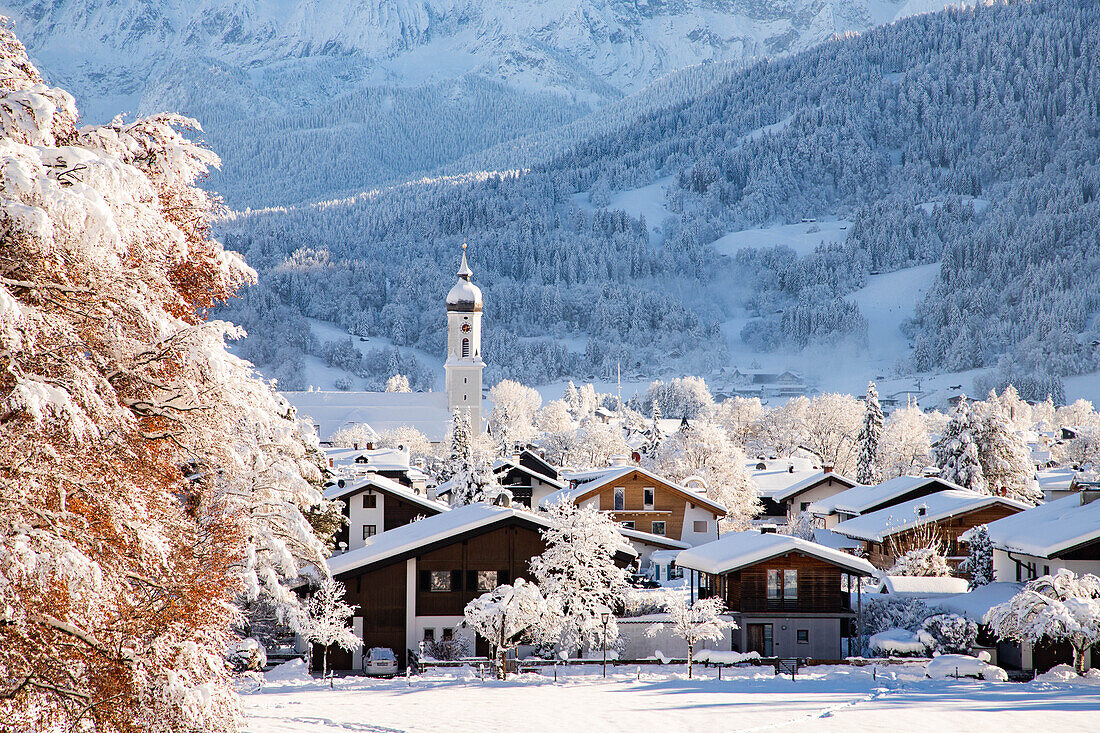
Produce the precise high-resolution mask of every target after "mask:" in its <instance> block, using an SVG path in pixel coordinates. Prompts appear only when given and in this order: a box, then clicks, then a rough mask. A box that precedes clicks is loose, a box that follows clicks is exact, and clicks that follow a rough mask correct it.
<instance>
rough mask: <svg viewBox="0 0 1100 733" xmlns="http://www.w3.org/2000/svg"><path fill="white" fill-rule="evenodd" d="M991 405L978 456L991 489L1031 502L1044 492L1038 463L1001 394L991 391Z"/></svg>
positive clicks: (1039, 499)
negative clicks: (1011, 419) (1037, 477)
mask: <svg viewBox="0 0 1100 733" xmlns="http://www.w3.org/2000/svg"><path fill="white" fill-rule="evenodd" d="M988 405H989V409H988V413H987V414H986V417H985V420H984V421H983V422H982V431H981V433H980V434H979V440H978V460H979V461H981V464H982V474H983V475H984V476H985V480H986V483H987V484H988V486H989V492H990V493H991V494H994V495H996V496H1006V497H1008V498H1010V499H1018V500H1019V501H1026V502H1028V503H1031V504H1038V503H1039V501H1041V500H1042V498H1043V495H1042V492H1041V491H1040V490H1039V486H1038V484H1037V483H1036V482H1035V480H1034V478H1035V464H1034V463H1033V462H1032V460H1031V451H1030V450H1028V447H1027V444H1026V443H1024V440H1023V438H1021V437H1020V436H1019V435H1017V434H1016V432H1015V431H1014V430H1013V429H1012V425H1011V423H1010V422H1009V418H1008V413H1007V411H1006V410H1005V407H1004V405H1003V404H1002V403H1001V401H1000V400H999V399H997V395H996V394H995V393H993V392H990V394H989V401H988Z"/></svg>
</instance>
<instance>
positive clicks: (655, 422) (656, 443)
mask: <svg viewBox="0 0 1100 733" xmlns="http://www.w3.org/2000/svg"><path fill="white" fill-rule="evenodd" d="M652 415H653V417H652V422H651V425H650V428H649V443H648V445H647V446H646V452H647V453H649V454H650V455H655V454H656V453H657V451H658V450H660V449H661V438H662V436H661V406H660V405H659V404H658V403H657V400H656V398H655V399H654V400H653V410H652Z"/></svg>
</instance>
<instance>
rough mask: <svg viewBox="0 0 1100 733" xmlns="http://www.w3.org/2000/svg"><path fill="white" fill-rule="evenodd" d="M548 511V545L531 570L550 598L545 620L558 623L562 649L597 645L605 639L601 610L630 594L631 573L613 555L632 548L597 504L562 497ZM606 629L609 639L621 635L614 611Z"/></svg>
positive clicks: (557, 634)
mask: <svg viewBox="0 0 1100 733" xmlns="http://www.w3.org/2000/svg"><path fill="white" fill-rule="evenodd" d="M548 514H549V519H550V527H549V528H548V529H545V530H543V532H542V536H543V540H544V541H545V542H546V550H545V551H543V553H542V554H541V555H536V556H535V557H533V558H532V559H531V574H532V575H533V576H534V578H535V580H536V581H537V582H538V585H539V588H540V589H541V590H542V593H543V595H544V596H545V598H546V601H547V606H548V611H547V624H548V625H549V626H552V627H554V628H556V631H557V633H556V637H557V639H558V641H559V643H560V644H561V646H562V648H563V649H566V650H569V651H574V650H577V649H581V648H583V647H590V648H591V647H595V646H597V645H598V644H599V643H600V641H601V640H602V639H604V636H603V634H604V625H603V623H602V620H601V618H600V615H601V612H603V610H604V609H616V608H620V607H621V606H622V604H623V603H624V601H625V598H626V593H627V588H628V586H627V582H626V578H627V573H626V570H624V569H623V568H621V567H619V566H618V564H617V563H616V562H615V557H616V555H617V554H618V553H620V552H625V553H629V554H633V551H632V550H631V548H630V545H629V544H628V543H627V541H626V540H625V539H624V538H623V536H622V534H621V533H620V532H619V528H618V525H616V524H615V522H614V520H612V519H611V517H610V516H608V515H607V514H604V513H602V512H600V511H599V510H598V509H596V508H595V507H592V506H584V507H579V506H576V505H575V504H572V503H571V502H562V503H559V504H554V505H553V506H551V507H549V509H548ZM606 631H607V641H608V643H613V642H614V641H615V640H616V639H618V635H619V631H618V626H617V624H616V623H615V618H614V615H613V614H612V616H611V619H610V620H609V622H608V624H607V629H606Z"/></svg>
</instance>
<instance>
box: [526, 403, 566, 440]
mask: <svg viewBox="0 0 1100 733" xmlns="http://www.w3.org/2000/svg"><path fill="white" fill-rule="evenodd" d="M573 428H574V425H573V417H572V415H570V413H569V405H568V403H567V402H566V401H565V400H553V401H551V402H547V403H546V404H545V405H543V407H542V409H541V410H539V411H538V414H536V415H535V430H536V431H537V432H538V434H539V435H540V436H542V435H547V434H556V433H566V432H571V431H572V430H573Z"/></svg>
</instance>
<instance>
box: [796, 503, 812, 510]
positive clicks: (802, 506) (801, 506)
mask: <svg viewBox="0 0 1100 733" xmlns="http://www.w3.org/2000/svg"><path fill="white" fill-rule="evenodd" d="M809 508H810V502H808V501H804V502H802V503H801V504H799V505H798V511H800V512H804V511H806V510H807V509H809Z"/></svg>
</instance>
